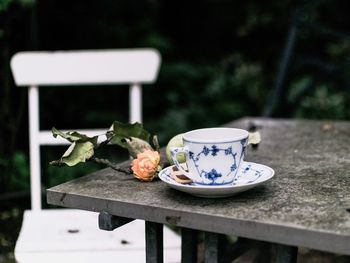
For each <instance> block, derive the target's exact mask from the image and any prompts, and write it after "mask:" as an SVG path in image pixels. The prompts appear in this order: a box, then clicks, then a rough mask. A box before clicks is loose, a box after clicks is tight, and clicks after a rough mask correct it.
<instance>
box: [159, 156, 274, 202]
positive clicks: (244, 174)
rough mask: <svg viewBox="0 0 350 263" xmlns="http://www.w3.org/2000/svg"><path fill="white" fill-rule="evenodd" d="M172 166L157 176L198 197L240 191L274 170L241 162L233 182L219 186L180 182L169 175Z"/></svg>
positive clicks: (263, 181) (270, 176)
mask: <svg viewBox="0 0 350 263" xmlns="http://www.w3.org/2000/svg"><path fill="white" fill-rule="evenodd" d="M172 167H173V166H169V167H166V168H164V169H163V170H161V171H160V172H159V174H158V177H159V178H160V179H161V180H162V181H163V182H165V183H166V184H167V185H169V186H170V187H171V188H174V189H176V190H179V191H182V192H185V193H188V194H191V195H194V196H199V197H209V198H219V197H226V196H231V195H235V194H238V193H241V192H243V191H246V190H249V189H251V188H253V187H256V186H258V185H261V184H263V183H265V182H266V181H268V180H270V179H271V178H272V177H273V176H274V174H275V171H274V170H273V169H272V168H270V167H268V166H266V165H263V164H258V163H252V162H243V163H242V164H241V167H240V168H239V171H238V174H237V175H236V179H235V181H234V182H233V183H230V184H226V185H219V186H210V185H196V184H194V183H190V184H180V183H178V182H176V181H175V180H174V179H173V178H172V177H171V170H172Z"/></svg>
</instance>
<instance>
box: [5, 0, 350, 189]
mask: <svg viewBox="0 0 350 263" xmlns="http://www.w3.org/2000/svg"><path fill="white" fill-rule="evenodd" d="M305 2H306V1H291V0H281V1H272V0H268V1H256V0H247V1H227V0H216V1H213V0H203V1H197V0H193V1H184V0H179V1H161V0H137V1H136V0H131V1H122V0H116V1H110V0H101V1H98V2H96V1H85V0H75V1H62V0H60V1H59V0H45V1H34V0H17V1H15V0H1V1H0V22H1V23H0V65H1V67H0V73H1V74H0V81H1V82H0V83H1V84H0V92H1V96H0V117H1V123H0V133H1V138H2V141H1V144H0V169H1V171H0V172H1V176H0V191H1V192H6V191H9V190H21V189H22V190H23V189H24V190H28V183H29V181H28V135H27V134H28V130H27V109H26V107H27V105H26V90H25V89H23V88H17V87H15V86H14V83H13V80H12V75H11V72H10V69H9V61H10V58H11V56H12V55H13V54H14V53H16V52H17V51H22V50H67V49H109V48H110V49H112V48H137V47H153V48H156V49H158V50H159V51H160V53H161V55H162V65H161V70H160V74H159V78H158V80H157V82H156V83H155V84H154V85H148V86H145V87H144V125H145V128H146V129H148V130H149V131H150V132H151V133H152V134H157V135H158V136H159V140H160V144H161V145H162V146H164V145H165V144H166V143H167V141H168V140H169V139H170V138H171V137H172V136H174V135H175V134H178V133H180V132H184V131H187V130H189V129H193V128H198V127H207V126H217V125H222V124H224V123H226V122H229V121H231V120H233V119H237V118H240V117H243V116H261V115H262V114H263V111H264V108H265V107H266V105H267V103H268V99H269V96H270V93H271V90H272V88H273V85H274V82H275V79H276V72H277V69H278V63H279V61H280V58H281V54H282V50H283V48H284V44H285V39H286V35H287V31H288V28H289V25H290V23H291V17H292V15H293V11H294V10H295V8H296V7H297V6H300V5H301V4H304V3H305ZM309 2H310V1H309ZM320 2H324V3H322V4H321V5H320V6H319V7H317V8H314V9H311V10H310V11H309V12H307V13H305V14H304V16H305V19H306V20H308V21H313V22H315V23H316V24H318V25H320V24H322V25H325V26H326V27H327V28H332V29H336V30H340V31H343V32H350V30H349V28H348V25H349V19H350V18H349V17H348V14H347V10H349V6H350V3H349V2H348V1H345V0H343V1H339V0H337V1H320ZM297 44H298V45H297V47H296V51H297V54H298V55H299V56H301V57H303V56H304V54H312V55H316V56H318V57H321V59H322V61H328V60H331V61H332V63H335V64H336V65H338V68H337V69H340V70H338V71H336V72H335V73H337V74H336V76H337V77H335V78H334V77H333V75H331V74H323V73H320V72H319V71H318V69H317V70H315V69H303V68H301V67H299V68H298V67H296V68H293V70H292V71H291V74H290V75H289V78H288V80H289V81H288V83H287V85H286V88H285V92H284V97H283V98H281V101H282V102H283V103H281V104H280V105H279V107H277V108H276V111H275V112H274V114H273V116H274V117H286V118H319V119H320V118H321V119H349V118H350V110H349V103H350V98H349V96H350V95H349V94H350V92H349V85H348V74H349V73H348V61H349V51H350V42H349V40H348V38H337V37H325V36H323V35H322V34H320V35H317V34H314V33H310V32H308V31H306V30H303V31H301V32H300V35H299V37H298V43H297ZM320 76H322V77H323V78H320ZM300 94H303V96H302V97H300V96H299V95H300ZM127 98H128V91H127V89H126V88H118V89H115V88H113V87H76V88H74V89H71V88H67V89H64V90H63V91H60V92H58V88H55V87H52V88H47V89H46V88H45V89H43V92H42V95H41V97H40V100H41V107H42V109H44V108H46V107H49V108H50V109H51V111H45V110H43V111H42V119H41V122H40V125H41V127H42V128H45V129H50V128H51V127H53V126H55V127H57V128H59V129H62V128H68V129H72V130H74V128H76V127H81V126H83V127H95V126H99V127H106V129H107V128H108V127H109V125H110V124H111V123H112V121H113V120H118V121H121V122H127V120H128V110H127V101H128V99H127ZM64 112H66V113H64ZM63 151H64V149H62V148H61V147H58V148H56V149H55V150H49V149H46V148H45V147H44V148H43V151H42V152H43V160H44V161H45V163H48V162H49V161H51V160H54V159H57V158H58V157H59V156H61V154H62V152H63ZM106 154H109V155H111V156H112V157H111V158H112V159H113V158H116V159H117V160H119V157H118V156H120V155H121V156H122V157H120V158H121V159H123V158H125V157H127V156H126V155H124V153H121V152H118V150H111V152H107V153H106ZM85 167H87V168H78V170H75V171H74V172H71V171H72V170H67V169H62V168H53V167H48V166H47V165H45V167H43V169H45V172H44V173H45V174H49V175H50V176H49V178H51V179H49V180H50V181H46V183H47V184H48V185H52V184H57V183H58V182H60V181H64V180H66V179H70V178H72V177H74V176H79V175H81V174H84V173H86V172H87V170H88V171H91V170H94V169H98V168H99V167H96V166H93V165H91V166H90V165H87V166H85ZM86 169H87V170H86ZM55 174H56V175H55Z"/></svg>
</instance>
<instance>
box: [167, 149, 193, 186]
mask: <svg viewBox="0 0 350 263" xmlns="http://www.w3.org/2000/svg"><path fill="white" fill-rule="evenodd" d="M188 152H189V150H188V148H187V147H186V146H184V147H171V148H170V153H171V159H172V160H173V162H174V164H175V166H176V167H177V169H178V170H179V171H181V172H182V173H183V174H184V175H185V176H187V177H188V178H190V179H192V178H191V174H190V173H189V172H188V171H186V170H185V169H184V168H183V167H182V166H181V164H180V163H179V162H178V161H177V159H176V156H177V155H178V154H180V153H184V154H185V157H186V160H187V158H188Z"/></svg>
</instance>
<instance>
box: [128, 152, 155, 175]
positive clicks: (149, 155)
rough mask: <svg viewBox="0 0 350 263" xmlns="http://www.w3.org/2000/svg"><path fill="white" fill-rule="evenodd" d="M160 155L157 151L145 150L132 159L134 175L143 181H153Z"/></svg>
mask: <svg viewBox="0 0 350 263" xmlns="http://www.w3.org/2000/svg"><path fill="white" fill-rule="evenodd" d="M159 161H160V155H159V153H158V152H157V151H152V150H145V151H144V152H142V153H139V154H138V155H137V159H134V160H132V162H131V170H132V171H133V173H134V176H135V177H136V178H137V179H139V180H141V181H147V182H148V181H152V180H153V178H154V176H155V175H156V173H157V168H158V164H159Z"/></svg>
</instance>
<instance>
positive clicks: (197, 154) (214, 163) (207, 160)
mask: <svg viewBox="0 0 350 263" xmlns="http://www.w3.org/2000/svg"><path fill="white" fill-rule="evenodd" d="M248 135H249V133H248V131H246V130H243V129H236V128H205V129H197V130H192V131H189V132H186V133H185V134H184V135H183V145H184V146H183V147H172V148H171V149H170V151H171V158H172V160H173V161H174V164H175V165H176V167H177V169H179V170H180V171H181V172H182V173H183V174H184V175H185V176H187V177H188V178H190V179H191V180H192V181H193V183H195V184H199V185H208V186H218V185H225V184H230V183H232V182H233V181H234V179H235V177H236V174H237V171H238V170H239V166H240V164H241V163H242V161H243V158H244V153H245V149H246V147H247V144H248ZM180 153H184V154H185V157H186V165H187V169H188V171H186V170H185V169H184V168H183V166H181V165H180V163H179V162H178V161H177V159H176V156H177V155H178V154H180Z"/></svg>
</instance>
